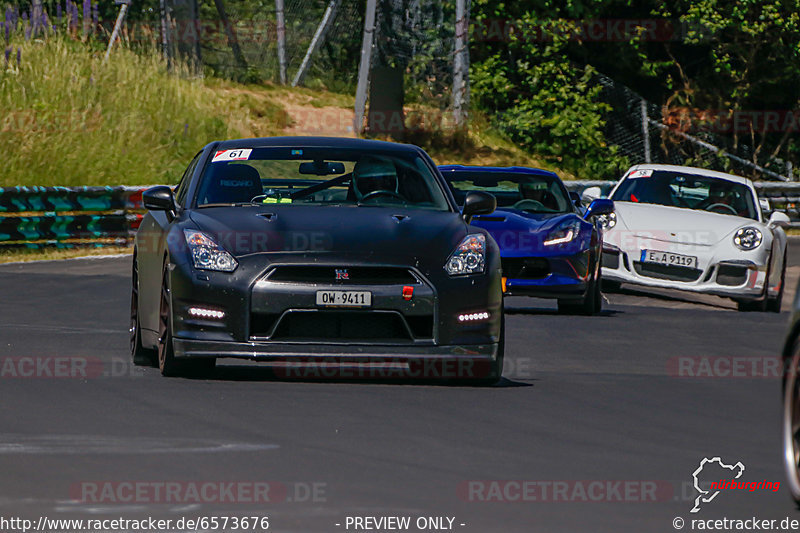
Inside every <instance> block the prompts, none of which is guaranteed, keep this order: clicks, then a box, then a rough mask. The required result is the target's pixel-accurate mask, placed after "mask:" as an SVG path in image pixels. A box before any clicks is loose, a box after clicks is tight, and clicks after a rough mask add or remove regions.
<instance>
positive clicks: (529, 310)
mask: <svg viewBox="0 0 800 533" xmlns="http://www.w3.org/2000/svg"><path fill="white" fill-rule="evenodd" d="M505 313H506V314H507V315H551V316H567V317H573V318H574V317H580V316H584V315H571V314H570V315H568V314H562V313H559V312H558V310H557V309H551V308H548V307H506V308H505ZM619 314H625V311H618V310H616V309H603V310H602V311H600V313H599V314H597V315H592V317H591V318H597V317H613V316H615V315H619Z"/></svg>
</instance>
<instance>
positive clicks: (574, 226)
mask: <svg viewBox="0 0 800 533" xmlns="http://www.w3.org/2000/svg"><path fill="white" fill-rule="evenodd" d="M580 231H581V223H580V222H578V221H577V220H570V221H569V222H566V223H564V224H561V225H559V226H557V227H556V228H555V229H554V230H552V231H550V233H548V234H547V237H546V238H545V240H544V245H545V246H555V245H556V244H566V243H568V242H572V241H573V240H575V239H576V238H577V237H578V233H580Z"/></svg>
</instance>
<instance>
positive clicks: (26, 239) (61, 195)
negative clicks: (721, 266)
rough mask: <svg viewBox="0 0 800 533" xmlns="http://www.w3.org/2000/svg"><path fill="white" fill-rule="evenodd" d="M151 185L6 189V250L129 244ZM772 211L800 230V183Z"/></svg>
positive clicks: (774, 199)
mask: <svg viewBox="0 0 800 533" xmlns="http://www.w3.org/2000/svg"><path fill="white" fill-rule="evenodd" d="M615 184H616V182H615V181H600V180H597V181H566V182H565V185H566V186H567V188H568V189H569V190H570V191H576V192H578V193H583V191H584V190H586V189H587V188H588V187H600V188H601V190H602V191H603V193H604V194H608V193H609V192H610V191H611V188H612V187H613V186H614V185H615ZM146 188H147V187H125V186H120V187H7V188H0V250H2V249H8V248H22V247H24V248H39V247H45V246H47V247H60V248H70V247H78V246H112V245H113V246H128V245H130V244H131V243H132V241H133V237H134V236H135V234H136V230H137V229H138V228H139V224H140V223H141V221H142V216H143V214H144V208H143V206H142V191H144V190H145V189H146ZM756 189H757V190H758V192H759V195H760V196H761V197H762V198H767V199H768V200H769V202H770V204H771V207H772V209H774V210H778V211H782V212H784V213H786V214H787V215H789V218H790V219H791V220H792V227H793V228H800V183H794V182H757V183H756Z"/></svg>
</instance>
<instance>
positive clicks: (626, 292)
mask: <svg viewBox="0 0 800 533" xmlns="http://www.w3.org/2000/svg"><path fill="white" fill-rule="evenodd" d="M665 290H669V289H665ZM607 293H608V294H619V295H622V296H634V297H637V298H651V299H653V300H662V301H665V302H677V303H685V304H692V305H700V306H703V307H711V308H712V309H724V310H727V311H735V310H736V309H734V308H732V307H727V306H725V305H721V304H715V303H711V302H703V301H700V300H697V299H694V298H690V297H687V296H683V295H682V293H680V292H678V291H675V292H674V293H669V294H668V293H662V292H655V291H653V292H650V291H644V290H638V289H633V288H629V287H622V288H620V289H617V290H614V291H607Z"/></svg>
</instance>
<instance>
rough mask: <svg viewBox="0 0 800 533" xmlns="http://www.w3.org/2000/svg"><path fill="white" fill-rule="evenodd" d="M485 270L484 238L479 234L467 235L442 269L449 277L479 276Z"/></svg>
mask: <svg viewBox="0 0 800 533" xmlns="http://www.w3.org/2000/svg"><path fill="white" fill-rule="evenodd" d="M485 268H486V236H485V235H483V234H480V233H475V234H472V235H467V236H466V237H465V238H464V240H463V241H461V244H459V245H458V246H457V247H456V249H455V250H453V253H452V254H450V258H449V259H448V260H447V264H445V266H444V269H445V270H446V271H447V273H448V274H450V275H451V276H459V275H463V274H480V273H482V272H483V271H484V269H485Z"/></svg>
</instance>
